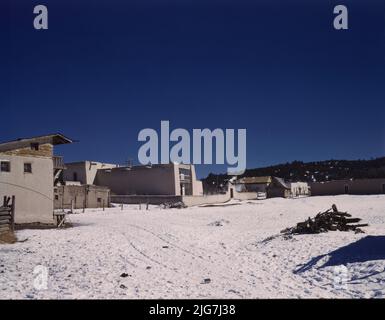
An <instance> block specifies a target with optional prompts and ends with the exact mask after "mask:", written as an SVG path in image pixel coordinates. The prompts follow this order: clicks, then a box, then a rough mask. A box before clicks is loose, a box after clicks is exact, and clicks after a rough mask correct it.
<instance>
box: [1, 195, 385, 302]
mask: <svg viewBox="0 0 385 320" xmlns="http://www.w3.org/2000/svg"><path fill="white" fill-rule="evenodd" d="M333 203H335V204H336V205H337V206H338V208H339V209H340V210H341V211H348V212H349V213H351V214H352V215H353V217H360V218H363V222H368V223H369V224H370V226H369V227H367V228H365V230H366V234H354V232H329V233H324V234H317V235H300V236H294V237H292V238H289V239H284V238H283V237H281V236H279V237H273V238H272V239H271V240H267V241H264V240H265V239H266V238H269V237H271V236H274V235H277V234H279V232H280V230H282V229H284V228H286V227H291V226H294V225H295V224H296V223H297V222H299V221H302V220H304V219H305V218H307V217H309V216H311V217H313V216H314V215H315V214H316V213H318V212H319V211H324V210H326V209H328V208H329V207H331V205H332V204H333ZM70 220H71V222H72V223H73V224H74V226H73V227H72V228H68V229H61V230H56V229H55V230H22V231H18V232H17V236H18V239H19V240H26V241H25V242H18V243H16V244H12V245H0V298H1V299H8V298H27V299H37V298H58V299H66V298H69V299H73V298H91V299H92V298H98V299H103V298H349V297H353V298H372V297H376V298H381V297H382V298H384V297H385V196H383V195H378V196H377V195H375V196H335V197H332V196H330V197H310V198H301V199H267V200H260V201H243V202H239V203H238V202H234V203H233V205H227V206H210V207H193V208H187V209H160V208H158V207H156V206H152V207H150V210H148V211H146V210H144V209H143V208H142V210H139V208H138V206H125V207H124V210H123V211H121V209H120V208H109V209H106V211H104V212H103V211H101V210H96V209H89V210H88V211H86V212H85V213H80V214H73V215H70ZM36 266H43V267H46V268H47V269H46V270H47V271H48V284H47V288H46V289H42V288H41V287H40V290H38V289H36V288H39V286H38V285H39V284H41V282H39V281H40V280H41V279H42V278H41V277H42V276H43V275H44V272H43V273H41V270H42V269H41V267H38V268H37V269H35V268H36ZM39 268H40V269H39ZM34 270H35V272H36V273H35V274H34ZM43 270H45V269H43ZM36 284H37V285H36ZM43 284H44V282H43ZM35 287H36V288H35ZM43 287H44V285H43Z"/></svg>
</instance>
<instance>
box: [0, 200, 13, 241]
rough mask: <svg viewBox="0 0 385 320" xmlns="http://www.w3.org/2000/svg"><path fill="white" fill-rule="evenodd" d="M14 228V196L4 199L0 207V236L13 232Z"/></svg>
mask: <svg viewBox="0 0 385 320" xmlns="http://www.w3.org/2000/svg"><path fill="white" fill-rule="evenodd" d="M14 227H15V196H12V198H11V197H6V196H5V197H4V199H3V205H2V206H1V207H0V234H1V233H6V232H9V231H14Z"/></svg>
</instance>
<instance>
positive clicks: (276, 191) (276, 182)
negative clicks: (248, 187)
mask: <svg viewBox="0 0 385 320" xmlns="http://www.w3.org/2000/svg"><path fill="white" fill-rule="evenodd" d="M266 191H267V197H268V198H277V197H281V198H289V197H290V196H291V188H290V186H289V185H288V184H287V183H286V182H285V181H284V180H283V179H282V178H277V177H272V181H271V183H270V184H269V185H268V186H267V188H266Z"/></svg>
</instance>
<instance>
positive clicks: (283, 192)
mask: <svg viewBox="0 0 385 320" xmlns="http://www.w3.org/2000/svg"><path fill="white" fill-rule="evenodd" d="M235 190H236V191H237V192H257V193H259V192H262V193H266V195H267V197H268V198H274V197H284V198H287V197H290V195H291V187H290V186H289V185H288V184H287V183H286V182H285V181H284V180H283V179H281V178H278V177H272V176H261V177H244V178H241V179H238V180H237V181H236V182H235Z"/></svg>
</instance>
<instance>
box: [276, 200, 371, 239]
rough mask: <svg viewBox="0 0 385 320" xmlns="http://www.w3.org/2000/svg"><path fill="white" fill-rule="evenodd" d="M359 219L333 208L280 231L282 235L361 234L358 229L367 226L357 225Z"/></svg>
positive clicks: (334, 206)
mask: <svg viewBox="0 0 385 320" xmlns="http://www.w3.org/2000/svg"><path fill="white" fill-rule="evenodd" d="M360 221H361V219H360V218H352V217H351V215H350V214H348V213H347V212H340V211H338V209H337V206H336V205H335V204H333V206H332V207H331V208H330V209H329V210H326V211H325V212H320V213H318V214H317V215H316V216H315V217H314V218H313V219H312V218H308V219H307V220H306V221H304V222H300V223H297V225H296V226H295V227H293V228H287V229H285V230H282V231H281V233H284V234H306V233H321V232H328V231H336V230H339V231H354V232H356V233H363V232H364V231H363V230H362V229H360V228H362V227H367V226H368V224H366V223H365V224H358V222H360Z"/></svg>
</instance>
